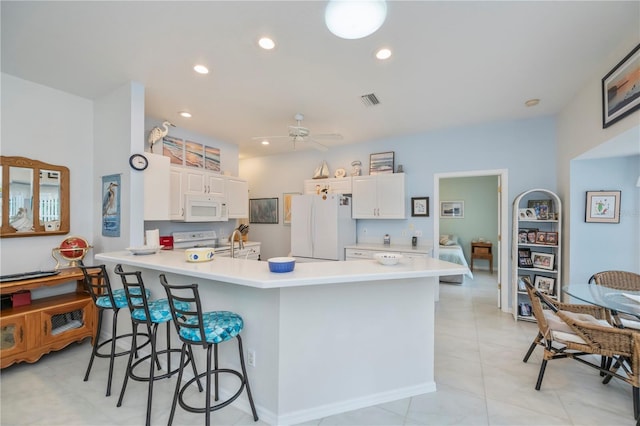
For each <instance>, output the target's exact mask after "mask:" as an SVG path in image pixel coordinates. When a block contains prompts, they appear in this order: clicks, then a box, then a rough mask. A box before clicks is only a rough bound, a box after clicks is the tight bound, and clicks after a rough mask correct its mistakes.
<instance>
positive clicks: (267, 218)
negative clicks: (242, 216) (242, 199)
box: [249, 198, 278, 223]
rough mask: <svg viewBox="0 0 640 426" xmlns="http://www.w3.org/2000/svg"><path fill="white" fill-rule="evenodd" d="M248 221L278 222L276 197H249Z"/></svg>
mask: <svg viewBox="0 0 640 426" xmlns="http://www.w3.org/2000/svg"><path fill="white" fill-rule="evenodd" d="M249 223H278V199H277V198H251V199H249Z"/></svg>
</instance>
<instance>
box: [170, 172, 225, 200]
mask: <svg viewBox="0 0 640 426" xmlns="http://www.w3.org/2000/svg"><path fill="white" fill-rule="evenodd" d="M176 169H177V170H181V172H182V173H183V174H184V180H183V184H184V185H185V188H184V190H183V192H184V194H208V195H219V196H220V197H224V195H225V186H224V184H225V179H224V176H222V175H220V174H217V173H211V172H206V171H203V170H198V169H184V168H178V167H176Z"/></svg>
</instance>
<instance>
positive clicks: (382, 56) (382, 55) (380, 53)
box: [376, 48, 391, 60]
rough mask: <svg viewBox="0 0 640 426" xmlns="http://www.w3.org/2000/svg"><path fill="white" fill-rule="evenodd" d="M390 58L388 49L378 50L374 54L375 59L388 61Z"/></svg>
mask: <svg viewBox="0 0 640 426" xmlns="http://www.w3.org/2000/svg"><path fill="white" fill-rule="evenodd" d="M390 57H391V50H389V49H386V48H384V49H380V50H378V51H377V52H376V58H378V59H381V60H385V59H389V58H390Z"/></svg>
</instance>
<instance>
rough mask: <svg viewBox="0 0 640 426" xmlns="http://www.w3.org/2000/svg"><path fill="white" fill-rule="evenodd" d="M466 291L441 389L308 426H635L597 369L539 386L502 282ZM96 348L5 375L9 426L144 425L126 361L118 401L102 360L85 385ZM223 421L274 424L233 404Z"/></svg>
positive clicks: (453, 323) (158, 397)
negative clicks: (501, 305)
mask: <svg viewBox="0 0 640 426" xmlns="http://www.w3.org/2000/svg"><path fill="white" fill-rule="evenodd" d="M474 275H475V279H474V280H469V279H466V282H465V283H464V284H463V285H462V286H459V285H446V284H445V285H441V286H440V302H438V305H437V309H436V364H435V372H436V373H435V374H436V383H437V386H438V391H437V392H434V393H430V394H425V395H420V396H416V397H413V398H409V399H404V400H400V401H395V402H392V403H387V404H381V405H378V406H375V407H370V408H366V409H362V410H357V411H353V412H347V413H343V414H339V415H335V416H331V417H327V418H322V419H317V420H314V421H310V422H307V423H305V425H319V426H327V425H367V426H368V425H388V426H392V425H393V426H395V425H489V424H490V425H598V426H603V425H632V424H634V423H635V422H634V420H633V415H632V403H631V387H630V386H629V385H627V384H626V383H622V382H620V381H616V380H613V381H612V382H611V383H610V384H609V385H606V386H605V385H603V384H602V383H601V380H600V376H599V375H598V373H597V372H596V371H595V370H592V369H590V368H588V367H586V366H583V365H581V364H579V363H577V362H574V361H571V360H555V361H552V362H550V363H549V365H548V367H547V371H546V375H545V379H544V382H543V384H542V389H541V390H540V391H536V390H535V389H534V385H535V381H536V378H537V374H538V369H539V366H540V360H541V356H540V353H541V351H540V349H539V348H538V349H536V351H535V352H534V355H533V356H532V357H531V359H530V360H529V362H528V363H527V364H524V363H523V362H522V357H523V356H524V354H525V352H526V350H527V348H528V346H529V344H530V343H531V340H532V339H533V337H534V336H535V334H536V330H537V328H536V326H535V325H534V324H532V323H526V322H518V323H515V322H514V321H513V318H512V317H511V315H508V314H503V313H501V312H500V310H498V309H497V308H496V300H497V295H496V290H495V286H496V283H495V276H493V277H492V276H491V275H490V274H489V272H488V271H487V272H482V271H477V272H476V273H474ZM89 348H90V347H89V344H88V342H85V343H83V344H80V345H72V346H70V347H68V348H66V349H65V350H63V351H60V352H57V353H52V354H49V355H46V356H44V357H43V358H42V359H41V360H40V361H39V362H37V363H35V364H24V363H23V364H17V365H13V366H11V367H9V368H6V369H4V370H2V372H1V374H0V392H1V393H0V409H1V414H0V424H2V425H3V426H7V425H116V424H118V425H140V424H143V423H144V413H145V403H146V393H145V392H137V393H136V392H130V390H131V389H133V388H134V387H135V386H144V385H142V384H141V383H138V382H131V383H130V384H129V388H128V389H127V395H126V396H125V402H124V404H123V406H122V407H120V408H116V406H115V404H116V402H117V398H118V392H119V390H120V385H121V383H122V382H121V381H122V378H121V371H122V370H123V368H124V362H125V360H124V357H121V358H120V359H119V360H118V361H117V363H116V371H117V374H114V383H113V391H112V396H111V397H110V398H105V397H104V392H105V380H104V378H105V377H106V368H107V362H105V360H97V361H96V362H95V364H94V369H93V371H92V373H91V378H90V380H89V381H88V382H86V383H85V382H83V381H82V376H83V374H84V369H85V368H86V364H87V361H88V355H89ZM173 385H174V381H173V380H171V381H159V382H157V383H156V385H155V387H154V389H155V391H154V401H153V402H154V407H153V416H152V423H153V424H154V425H155V424H166V423H167V419H168V415H169V408H170V403H171V395H172V392H173ZM203 423H204V418H203V415H200V414H189V413H186V412H184V411H183V410H181V409H180V408H178V410H177V413H176V418H175V421H174V424H176V425H187V424H196V425H200V424H203ZM212 424H215V425H260V426H262V425H264V423H263V422H257V423H254V422H253V420H252V418H251V417H250V416H249V415H247V414H245V413H244V412H242V411H240V410H238V409H236V408H234V407H227V408H225V409H223V410H221V411H218V412H216V413H214V414H213V416H212Z"/></svg>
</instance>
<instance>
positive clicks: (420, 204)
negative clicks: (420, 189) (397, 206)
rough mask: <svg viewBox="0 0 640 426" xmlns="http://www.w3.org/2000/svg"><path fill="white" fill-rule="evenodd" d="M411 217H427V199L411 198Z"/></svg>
mask: <svg viewBox="0 0 640 426" xmlns="http://www.w3.org/2000/svg"><path fill="white" fill-rule="evenodd" d="M411 216H418V217H419V216H422V217H429V197H411Z"/></svg>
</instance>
